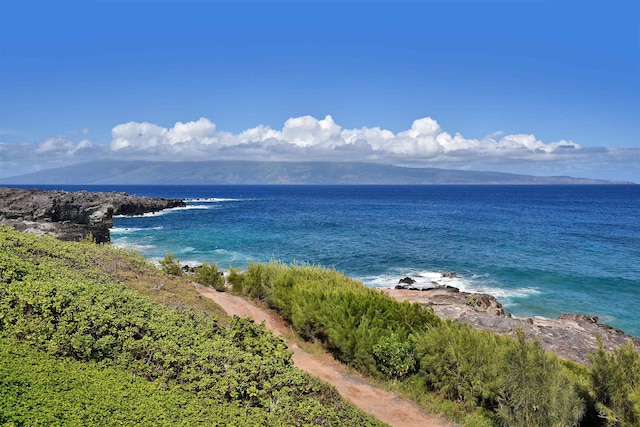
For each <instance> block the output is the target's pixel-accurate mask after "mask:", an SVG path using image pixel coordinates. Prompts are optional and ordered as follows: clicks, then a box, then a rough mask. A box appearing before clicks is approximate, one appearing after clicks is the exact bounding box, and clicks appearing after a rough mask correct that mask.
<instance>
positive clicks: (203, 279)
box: [193, 262, 226, 292]
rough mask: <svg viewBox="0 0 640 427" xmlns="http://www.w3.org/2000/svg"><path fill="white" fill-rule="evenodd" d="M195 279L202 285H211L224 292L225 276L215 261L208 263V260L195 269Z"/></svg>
mask: <svg viewBox="0 0 640 427" xmlns="http://www.w3.org/2000/svg"><path fill="white" fill-rule="evenodd" d="M193 280H194V281H195V282H198V283H200V284H201V285H205V286H210V287H212V288H214V289H215V290H216V291H220V292H224V291H225V290H226V288H225V281H224V276H222V274H221V272H220V271H219V270H218V266H217V265H216V264H215V263H213V262H212V263H210V264H207V263H206V262H205V263H204V264H202V265H201V266H199V267H196V268H195V269H194V275H193Z"/></svg>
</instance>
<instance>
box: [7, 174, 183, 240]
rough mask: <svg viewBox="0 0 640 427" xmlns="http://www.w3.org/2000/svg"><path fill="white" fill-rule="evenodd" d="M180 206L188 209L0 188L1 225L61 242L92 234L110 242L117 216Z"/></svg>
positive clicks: (121, 196)
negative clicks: (110, 233)
mask: <svg viewBox="0 0 640 427" xmlns="http://www.w3.org/2000/svg"><path fill="white" fill-rule="evenodd" d="M180 206H185V203H184V201H182V200H174V199H164V198H151V197H138V196H130V195H128V194H126V193H116V192H113V193H93V192H88V191H79V192H68V191H58V190H53V191H45V190H37V189H29V190H26V189H20V188H6V187H0V223H3V224H7V225H9V226H11V227H13V228H16V229H18V230H21V231H26V232H30V233H34V234H48V235H52V236H55V237H57V238H59V239H61V240H79V239H81V238H83V237H85V236H87V235H89V234H91V235H93V237H94V238H95V239H96V241H97V242H99V243H103V242H109V241H110V240H111V238H110V235H109V228H111V227H112V226H113V216H114V215H142V214H144V213H148V212H157V211H160V210H163V209H168V208H175V207H180Z"/></svg>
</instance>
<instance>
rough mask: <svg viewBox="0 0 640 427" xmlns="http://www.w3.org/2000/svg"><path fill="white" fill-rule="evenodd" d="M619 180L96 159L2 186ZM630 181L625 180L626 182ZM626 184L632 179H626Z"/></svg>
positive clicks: (364, 166)
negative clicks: (95, 160)
mask: <svg viewBox="0 0 640 427" xmlns="http://www.w3.org/2000/svg"><path fill="white" fill-rule="evenodd" d="M614 183H615V184H620V183H623V182H613V181H604V180H596V179H585V178H572V177H562V176H561V177H538V176H531V175H515V174H508V173H500V172H483V171H461V170H449V169H438V168H408V167H400V166H391V165H381V164H372V163H353V162H295V163H294V162H253V161H205V162H145V161H110V160H105V161H97V162H89V163H80V164H76V165H72V166H66V167H62V168H56V169H49V170H43V171H39V172H35V173H30V174H26V175H21V176H16V177H10V178H2V179H0V184H14V185H27V184H67V185H68V184H88V185H91V184H93V185H99V184H102V185H104V184H132V185H133V184H147V185H163V184H171V185H212V184H220V185H222V184H318V185H341V184H396V185H445V184H483V185H491V184H502V185H533V184H540V185H543V184H544V185H550V184H614ZM625 183H626V182H625ZM626 184H628V183H626Z"/></svg>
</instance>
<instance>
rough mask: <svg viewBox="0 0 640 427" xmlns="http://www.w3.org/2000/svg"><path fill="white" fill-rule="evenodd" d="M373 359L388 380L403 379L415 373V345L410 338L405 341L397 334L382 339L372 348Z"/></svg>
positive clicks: (416, 363) (416, 362)
mask: <svg viewBox="0 0 640 427" xmlns="http://www.w3.org/2000/svg"><path fill="white" fill-rule="evenodd" d="M373 357H374V358H375V359H376V364H377V366H378V369H379V370H380V372H382V373H383V374H385V375H386V376H388V377H390V378H396V379H400V378H404V377H406V376H407V375H410V374H412V373H414V372H415V371H416V368H417V365H418V361H417V357H416V343H415V341H414V340H413V338H412V337H411V336H410V337H409V338H408V339H406V340H402V339H400V337H398V335H397V334H392V335H390V336H388V337H383V338H382V339H381V340H380V341H379V342H378V343H377V344H375V345H374V346H373Z"/></svg>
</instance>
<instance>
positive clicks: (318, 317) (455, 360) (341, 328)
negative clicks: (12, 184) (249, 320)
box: [229, 262, 640, 426]
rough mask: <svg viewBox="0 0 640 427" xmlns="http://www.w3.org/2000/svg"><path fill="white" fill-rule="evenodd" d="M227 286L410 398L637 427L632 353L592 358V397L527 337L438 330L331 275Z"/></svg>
mask: <svg viewBox="0 0 640 427" xmlns="http://www.w3.org/2000/svg"><path fill="white" fill-rule="evenodd" d="M229 280H230V282H231V283H232V289H233V292H235V293H238V294H243V295H247V296H250V297H252V298H258V299H260V300H262V301H264V302H265V303H266V304H267V305H268V306H270V307H272V308H274V309H276V310H278V311H279V312H280V313H281V314H282V315H283V316H284V318H285V319H286V320H288V321H289V322H290V323H291V325H292V327H293V328H294V330H295V331H296V332H298V333H299V334H300V336H302V337H303V338H305V339H307V340H319V341H320V342H322V343H324V344H325V345H326V346H327V348H328V349H330V350H331V351H332V352H333V353H334V355H335V356H336V357H337V358H338V359H340V360H342V361H344V362H346V363H349V364H350V365H352V366H354V367H356V368H357V369H359V370H361V371H362V372H364V373H368V374H374V375H377V376H380V377H384V378H391V379H396V380H402V381H406V384H407V387H408V390H409V389H410V390H411V392H412V393H413V394H415V389H416V387H422V390H424V391H425V392H426V391H433V392H436V393H438V394H440V395H443V396H446V397H447V398H448V399H451V400H453V401H456V402H459V403H460V404H461V405H462V406H463V407H466V408H467V410H468V411H476V410H477V409H478V408H481V409H482V410H483V411H489V413H491V414H493V415H491V416H490V417H489V418H490V419H491V420H495V422H498V423H501V424H503V425H508V426H575V425H579V424H580V421H581V418H582V417H583V414H585V412H586V413H588V414H589V417H588V418H585V422H586V423H588V424H589V425H593V424H597V423H598V421H597V420H594V418H593V417H592V416H591V415H592V414H595V413H596V407H597V408H598V411H599V413H600V416H601V417H606V418H607V419H609V420H610V421H609V422H610V424H611V425H616V426H617V425H620V426H627V425H629V426H631V425H637V422H638V409H640V408H639V407H640V401H639V399H640V390H639V387H640V386H639V385H638V384H640V381H639V380H638V375H640V374H638V372H640V367H639V363H638V360H640V357H639V355H638V352H637V351H636V350H635V349H634V348H633V346H632V345H628V346H627V347H628V348H627V347H625V348H624V349H622V350H620V351H618V352H615V353H614V354H613V355H611V354H608V353H606V352H604V350H601V351H600V352H598V353H597V354H596V355H595V356H594V359H593V363H594V373H593V389H591V388H590V386H589V383H588V378H589V371H588V369H587V368H586V367H581V366H580V365H576V364H574V363H572V362H567V361H565V362H562V361H560V359H559V358H558V357H557V356H555V355H553V354H551V353H548V352H545V351H544V350H543V349H542V346H541V344H540V342H538V341H533V342H527V341H526V340H525V338H524V334H523V333H522V332H521V331H520V332H518V334H517V339H515V340H514V339H512V338H508V337H502V336H499V335H497V334H494V333H492V332H488V331H483V330H479V329H475V328H472V327H471V326H470V325H468V324H462V323H457V322H451V321H441V320H440V319H439V318H437V317H436V316H435V315H434V314H433V312H432V311H430V310H427V309H425V308H423V307H420V306H418V305H417V304H408V303H398V302H396V301H394V300H391V299H390V298H387V297H385V296H383V295H382V294H381V293H379V292H377V291H375V290H372V289H367V288H365V287H364V286H363V285H362V284H361V283H360V282H357V281H355V280H352V279H349V278H347V277H345V276H343V275H341V274H340V273H338V272H336V271H334V270H326V269H322V268H318V267H313V266H308V265H292V266H286V265H283V264H281V263H278V262H271V263H268V264H251V265H250V266H249V268H248V269H247V270H246V272H244V273H242V274H240V273H237V272H235V271H232V273H231V274H230V277H229ZM613 372H616V374H615V375H614V374H613ZM593 390H596V391H593ZM625 423H626V424H625ZM634 423H636V424H634ZM585 425H587V424H585Z"/></svg>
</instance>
